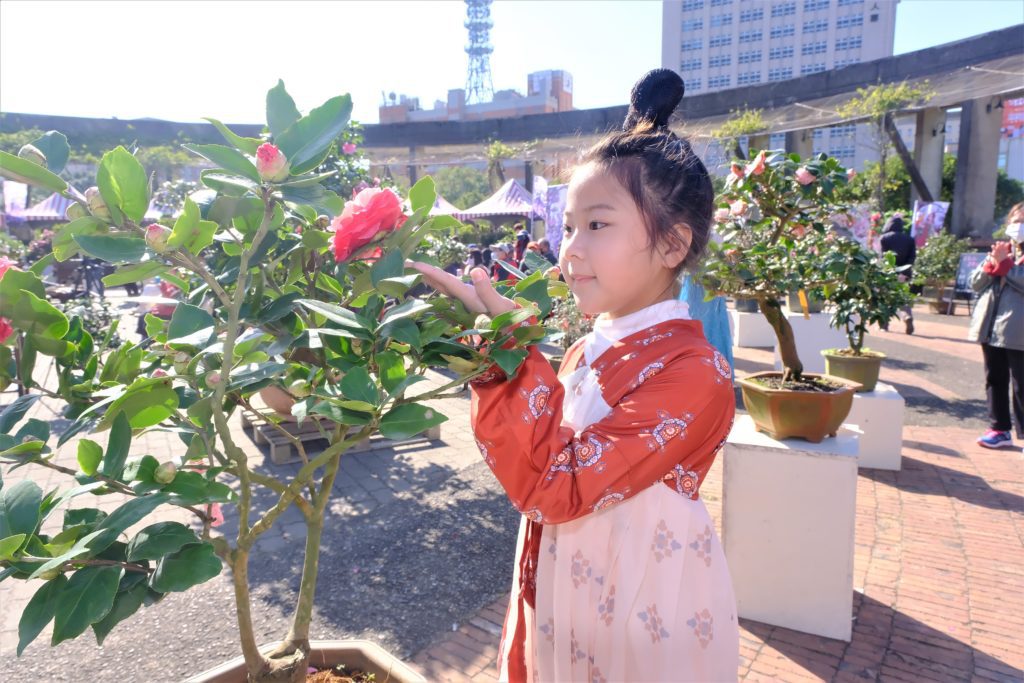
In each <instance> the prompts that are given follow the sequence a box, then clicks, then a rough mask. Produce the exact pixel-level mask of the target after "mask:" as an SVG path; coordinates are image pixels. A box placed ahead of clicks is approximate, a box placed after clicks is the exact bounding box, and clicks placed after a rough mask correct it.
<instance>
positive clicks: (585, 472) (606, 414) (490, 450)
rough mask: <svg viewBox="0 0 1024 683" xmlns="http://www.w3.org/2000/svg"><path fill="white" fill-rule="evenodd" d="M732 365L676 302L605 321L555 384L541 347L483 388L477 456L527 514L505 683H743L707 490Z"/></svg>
mask: <svg viewBox="0 0 1024 683" xmlns="http://www.w3.org/2000/svg"><path fill="white" fill-rule="evenodd" d="M731 376H732V375H731V368H730V367H729V364H728V362H727V361H726V360H725V359H724V358H723V357H722V355H721V354H720V353H719V352H717V351H716V350H715V349H714V348H713V347H712V346H711V345H709V344H708V342H707V341H706V340H705V338H704V335H703V333H702V330H701V325H700V323H699V322H696V321H693V320H689V319H688V315H687V306H686V303H685V302H681V301H664V302H660V303H657V304H654V305H652V306H649V307H647V308H645V309H642V310H640V311H637V312H635V313H632V314H630V315H627V316H624V317H622V318H617V319H615V320H607V319H604V318H602V317H599V318H598V319H597V320H596V321H595V326H594V331H593V332H591V333H590V334H589V335H587V336H586V337H584V338H583V339H581V340H579V341H578V342H577V343H576V344H574V345H573V346H572V347H571V348H570V349H569V351H568V352H567V353H566V356H565V358H564V360H563V363H562V366H561V369H560V372H559V375H558V376H556V374H555V372H554V370H553V369H552V368H551V365H550V364H549V363H548V362H547V360H546V359H545V358H544V356H543V355H542V354H541V353H540V351H539V350H538V349H536V348H533V349H531V350H530V353H529V356H528V357H527V359H526V360H525V361H524V363H523V364H522V366H520V368H519V369H518V371H517V372H516V373H515V377H514V378H512V379H508V378H506V377H505V375H504V373H501V372H500V370H497V369H496V366H495V371H494V372H492V373H490V376H488V377H486V379H483V378H482V381H480V382H477V383H474V385H473V402H472V424H473V430H474V433H475V435H476V439H477V445H478V446H479V448H480V451H481V453H482V455H483V457H484V459H485V460H486V462H487V464H488V465H489V466H490V468H491V470H492V471H493V472H494V474H495V476H496V477H497V479H498V481H499V482H500V483H501V485H502V486H503V487H504V489H505V491H506V492H507V494H508V497H509V499H510V500H511V501H512V504H513V505H514V506H515V507H516V508H517V509H518V510H519V511H521V512H522V513H523V520H522V522H521V525H520V530H519V539H518V548H517V560H516V567H515V572H514V577H513V586H512V600H511V601H510V604H509V609H508V613H507V615H506V619H505V625H504V631H503V636H502V642H501V647H500V652H499V666H500V672H499V676H500V679H501V680H503V681H512V682H513V683H519V682H524V683H525V682H533V681H543V682H548V681H566V682H568V681H588V682H593V683H597V682H608V681H616V682H618V681H672V682H674V683H675V682H679V681H703V682H708V681H735V680H736V675H737V668H738V664H739V628H738V623H737V617H736V602H735V597H734V595H733V591H732V583H731V580H730V577H729V571H728V568H727V566H726V562H725V556H724V553H723V552H722V547H721V544H720V542H719V539H718V536H717V534H716V533H715V529H714V523H713V521H712V520H711V518H710V516H709V515H708V512H707V509H706V508H705V506H704V503H703V502H702V501H701V500H700V497H699V490H700V485H701V482H703V480H704V477H705V475H706V474H707V472H708V470H709V469H710V467H711V464H712V462H713V461H714V458H715V455H716V454H717V453H718V451H719V450H720V449H721V447H722V445H723V444H724V442H725V439H726V436H727V435H728V433H729V429H730V427H731V425H732V420H733V416H734V412H735V399H734V394H733V387H732V381H731Z"/></svg>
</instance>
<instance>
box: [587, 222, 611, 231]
mask: <svg viewBox="0 0 1024 683" xmlns="http://www.w3.org/2000/svg"><path fill="white" fill-rule="evenodd" d="M607 225H608V224H607V223H601V222H600V221H590V229H591V230H600V229H601V228H604V227H607Z"/></svg>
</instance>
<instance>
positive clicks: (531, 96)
mask: <svg viewBox="0 0 1024 683" xmlns="http://www.w3.org/2000/svg"><path fill="white" fill-rule="evenodd" d="M572 108H573V107H572V74H570V73H569V72H568V71H560V70H556V71H537V72H535V73H532V74H530V75H529V77H528V79H527V90H526V95H523V94H522V93H520V92H518V91H516V90H499V91H497V92H495V93H494V99H492V100H491V101H490V102H482V103H480V104H466V91H465V90H464V89H462V88H457V89H454V90H449V91H448V101H447V102H445V101H442V100H436V101H435V102H434V107H433V108H432V109H422V108H420V104H419V98H415V97H406V96H405V95H401V96H400V97H397V98H396V96H395V95H394V94H393V93H392V94H391V96H390V98H389V101H385V102H384V103H383V104H382V105H381V106H380V108H379V109H378V113H379V117H380V123H382V124H387V123H407V122H421V121H473V120H479V119H499V118H509V117H515V116H526V115H527V114H551V113H554V112H559V111H570V110H571V109H572Z"/></svg>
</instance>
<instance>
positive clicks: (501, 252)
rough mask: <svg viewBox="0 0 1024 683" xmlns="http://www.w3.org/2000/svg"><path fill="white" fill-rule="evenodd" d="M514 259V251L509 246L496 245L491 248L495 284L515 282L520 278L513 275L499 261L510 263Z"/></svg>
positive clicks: (492, 275) (492, 276) (492, 277)
mask: <svg viewBox="0 0 1024 683" xmlns="http://www.w3.org/2000/svg"><path fill="white" fill-rule="evenodd" d="M511 257H512V249H511V248H510V247H509V245H507V244H495V245H494V246H492V247H491V280H493V281H494V282H502V281H504V280H512V281H513V282H515V281H516V280H518V278H517V277H516V276H515V275H513V274H512V273H511V272H509V270H508V269H507V268H505V267H504V266H503V265H501V263H499V261H505V262H506V263H508V262H509V259H511Z"/></svg>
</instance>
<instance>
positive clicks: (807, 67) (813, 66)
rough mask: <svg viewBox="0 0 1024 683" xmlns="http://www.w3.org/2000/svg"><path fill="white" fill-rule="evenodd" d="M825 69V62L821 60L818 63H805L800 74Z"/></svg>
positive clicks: (818, 71) (813, 72)
mask: <svg viewBox="0 0 1024 683" xmlns="http://www.w3.org/2000/svg"><path fill="white" fill-rule="evenodd" d="M822 71H825V63H824V62H819V63H818V64H804V65H803V66H801V67H800V75H801V76H806V75H807V74H816V73H820V72H822Z"/></svg>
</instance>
